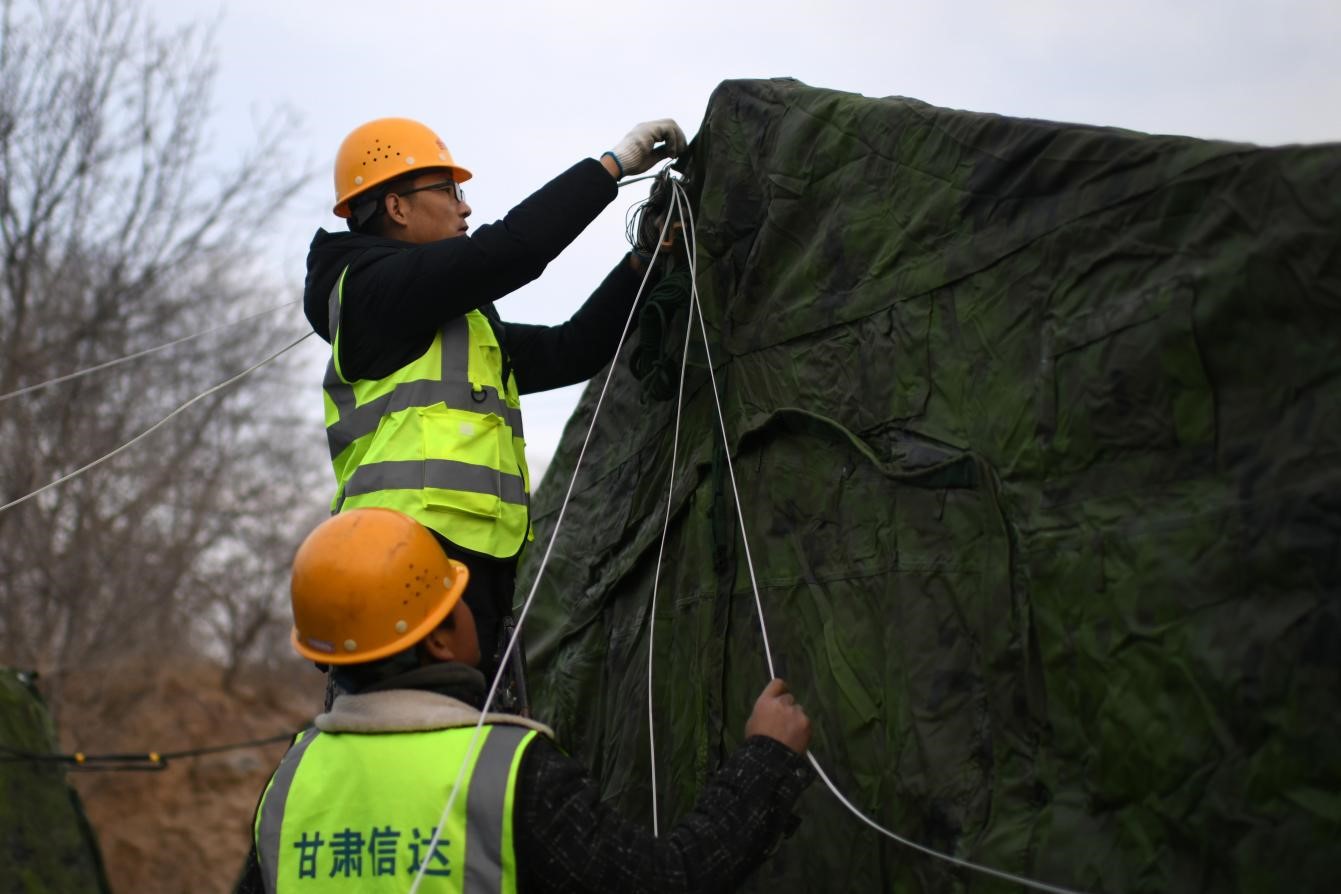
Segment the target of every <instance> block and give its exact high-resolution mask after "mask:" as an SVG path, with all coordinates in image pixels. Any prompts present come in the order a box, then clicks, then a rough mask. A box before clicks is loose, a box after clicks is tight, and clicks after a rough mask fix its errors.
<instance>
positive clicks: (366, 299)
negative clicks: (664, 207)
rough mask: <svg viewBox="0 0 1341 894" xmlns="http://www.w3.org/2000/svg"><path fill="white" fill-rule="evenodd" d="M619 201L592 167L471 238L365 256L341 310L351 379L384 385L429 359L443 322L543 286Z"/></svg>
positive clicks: (575, 170)
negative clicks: (544, 277)
mask: <svg viewBox="0 0 1341 894" xmlns="http://www.w3.org/2000/svg"><path fill="white" fill-rule="evenodd" d="M618 191H619V190H618V187H617V186H616V185H615V181H614V178H612V177H611V176H610V174H609V173H608V172H607V171H606V170H605V168H604V167H602V166H601V164H600V162H598V161H596V160H595V159H590V158H588V159H584V160H583V161H580V162H578V163H577V164H575V165H573V166H572V167H571V168H569V169H568V170H567V171H565V172H564V173H562V174H560V175H559V176H558V177H555V178H554V179H553V180H551V181H550V182H549V183H547V184H545V185H544V186H542V187H541V188H540V189H538V190H536V191H535V192H534V193H532V194H531V195H530V196H529V197H527V198H526V199H525V200H524V201H522V203H521V204H519V205H518V206H517V207H516V208H513V209H512V210H511V211H509V212H508V214H507V216H506V217H504V218H503V219H502V220H500V221H498V222H497V223H493V224H485V225H484V226H481V227H480V228H479V229H478V230H476V231H475V233H474V234H473V235H467V236H459V237H457V238H454V239H443V240H440V241H437V242H429V243H426V244H423V245H411V244H408V243H390V242H389V243H388V245H390V246H393V247H385V246H381V247H378V248H375V249H372V250H369V251H367V252H364V253H363V254H362V255H361V256H359V257H358V258H356V259H355V260H354V262H353V263H352V264H351V265H350V271H349V275H348V278H347V279H346V280H345V286H344V299H343V302H342V304H341V311H340V313H341V323H340V362H341V368H342V369H343V370H344V373H345V377H346V378H348V379H357V378H380V377H382V376H385V375H387V374H388V373H390V372H391V371H393V370H395V369H397V368H398V367H400V366H402V365H403V364H404V363H405V362H406V361H408V360H409V359H411V358H413V357H416V356H418V355H419V354H421V353H423V351H424V349H425V348H427V346H428V344H429V342H431V341H432V340H433V336H434V334H435V333H436V332H437V330H438V328H439V327H440V326H441V325H442V324H443V323H444V322H445V321H447V320H449V319H451V318H452V317H457V316H460V315H461V314H464V313H466V312H467V311H470V310H474V309H476V308H478V307H480V306H481V305H484V304H487V303H489V302H491V301H495V300H497V299H499V298H502V297H503V296H504V295H507V294H508V293H510V292H513V291H515V290H517V289H519V288H521V287H522V286H524V285H526V284H527V283H528V282H530V281H531V280H533V279H535V278H536V277H538V276H539V275H540V274H541V273H542V272H543V271H544V269H545V267H546V265H548V264H549V262H550V261H552V260H554V258H556V257H558V255H559V253H560V252H561V251H563V250H564V249H565V248H567V247H568V245H569V244H570V243H571V242H572V241H573V240H574V239H576V238H577V236H578V234H579V233H581V232H582V231H583V230H584V229H586V227H587V225H588V224H590V223H591V222H592V221H593V220H594V219H595V218H596V216H597V215H598V214H600V213H601V211H602V210H603V209H604V208H605V206H606V205H608V204H610V202H611V201H613V200H614V198H615V196H616V195H617V194H618Z"/></svg>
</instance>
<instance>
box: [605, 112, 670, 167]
mask: <svg viewBox="0 0 1341 894" xmlns="http://www.w3.org/2000/svg"><path fill="white" fill-rule="evenodd" d="M688 142H689V141H688V140H686V139H685V137H684V131H682V130H680V125H678V124H676V123H675V122H674V121H672V120H671V119H669V118H662V119H660V120H659V121H644V122H643V123H642V124H639V125H638V126H637V127H635V128H634V129H633V130H631V131H629V132H628V133H627V134H626V135H625V136H624V139H622V140H620V141H619V143H618V144H616V146H615V148H614V149H611V150H610V154H611V155H613V156H614V157H615V160H616V161H618V162H619V170H620V173H621V175H622V176H624V177H631V176H633V175H634V174H641V173H643V172H644V171H646V170H647V169H648V168H650V167H652V165H654V164H656V163H657V162H659V161H661V159H663V158H675V157H677V156H678V155H679V154H680V153H681V152H683V151H684V148H685V146H686V145H687V144H688ZM656 143H664V144H665V145H663V146H661V147H660V148H659V149H653V148H652V146H653V145H654V144H656Z"/></svg>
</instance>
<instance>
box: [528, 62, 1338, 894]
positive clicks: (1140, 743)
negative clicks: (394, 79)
mask: <svg viewBox="0 0 1341 894" xmlns="http://www.w3.org/2000/svg"><path fill="white" fill-rule="evenodd" d="M677 167H678V168H679V170H680V171H681V173H683V174H684V176H685V186H686V188H687V190H688V192H689V196H690V199H691V202H692V204H693V208H694V213H695V218H696V229H695V235H696V237H697V245H698V266H697V284H698V290H699V296H700V300H701V303H702V308H703V314H704V323H705V326H706V329H707V332H708V339H709V341H710V348H711V356H712V361H713V363H714V364H715V366H714V369H713V373H714V375H715V377H716V382H717V388H718V392H719V395H720V398H721V401H722V406H723V412H724V415H725V421H726V427H727V430H728V440H727V442H726V443H725V444H723V442H722V437H721V434H720V432H719V424H718V419H717V410H716V406H715V403H714V400H713V395H712V393H711V392H710V390H709V389H710V388H711V387H712V386H711V382H710V379H709V375H708V369H707V368H706V364H707V355H706V354H705V351H704V346H703V344H702V343H701V342H702V339H701V336H700V335H699V329H698V326H697V324H695V326H694V328H693V330H692V333H693V334H692V337H691V340H690V344H689V346H688V349H687V350H688V355H687V357H684V360H685V362H686V382H685V390H684V395H683V399H684V405H683V410H682V417H681V420H680V426H681V435H680V444H679V449H678V457H677V460H676V469H675V486H674V490H673V492H672V493H671V494H670V503H671V505H670V510H669V511H670V528H669V533H668V537H667V541H666V549H665V556H666V558H665V560H664V562H663V563H662V564H661V567H660V568H659V569H658V567H657V553H658V546H659V543H660V539H661V535H662V526H663V524H664V520H665V517H666V512H667V507H666V500H667V482H668V479H669V475H670V462H671V452H672V445H671V438H672V433H673V431H674V427H675V412H676V402H675V399H674V394H673V393H672V395H671V397H670V398H669V399H667V400H661V399H656V398H655V397H653V398H651V399H649V397H648V396H647V395H646V394H645V393H644V392H645V390H646V389H647V387H648V386H647V383H646V382H645V381H640V380H639V379H638V378H636V377H635V376H634V375H633V372H632V371H631V370H630V368H629V363H630V359H629V358H630V355H631V354H632V353H633V347H634V346H633V345H626V346H625V349H624V351H623V353H622V354H621V356H620V358H619V359H617V361H616V369H615V371H614V378H613V380H612V382H611V386H610V389H609V392H608V393H607V395H606V398H605V406H604V407H603V409H602V413H601V417H600V418H599V419H598V420H597V423H596V430H595V432H594V435H593V438H592V441H591V443H590V446H589V448H588V452H587V456H586V458H585V460H584V463H583V467H582V469H581V472H580V474H579V476H578V479H577V482H576V485H575V488H574V491H573V496H572V501H571V503H570V505H569V506H568V509H567V512H566V515H565V518H564V523H563V528H562V530H561V531H560V532H559V535H558V539H557V541H556V543H555V546H554V550H553V554H552V558H551V560H550V563H549V565H548V567H547V568H546V571H545V575H544V577H543V579H542V580H541V581H540V584H539V587H538V590H537V595H536V600H535V603H534V604H533V607H532V611H531V615H530V623H528V625H527V631H526V632H527V640H528V651H529V653H530V658H531V662H532V665H533V670H532V676H533V678H534V679H533V680H532V689H533V693H532V694H533V697H534V700H535V702H536V704H537V705H538V706H539V708H540V711H541V714H542V717H541V719H543V720H544V721H545V722H546V723H548V724H550V725H551V726H553V727H554V728H555V729H556V730H557V731H558V733H559V735H560V737H561V738H563V739H564V741H565V743H567V744H569V746H570V747H571V749H572V751H573V753H574V754H575V755H578V756H580V757H581V758H582V759H584V760H585V761H587V762H588V764H589V765H590V766H591V767H592V769H593V772H594V774H595V775H596V778H597V779H598V780H599V781H600V783H601V785H602V788H603V791H604V792H605V795H606V797H607V798H608V799H609V800H610V801H611V802H612V803H614V804H616V805H618V806H619V807H620V808H621V809H622V810H624V811H625V812H626V813H627V814H629V815H631V816H639V815H642V816H646V817H647V820H648V823H649V825H650V823H651V803H652V802H651V792H650V791H649V785H650V779H651V773H650V768H649V766H648V761H649V756H648V730H647V716H646V715H647V712H646V708H645V706H646V704H647V695H648V691H647V689H648V685H649V679H648V673H647V667H648V656H647V647H648V641H649V625H650V624H653V623H654V624H655V625H656V628H655V638H654V641H653V648H654V654H653V656H652V663H653V668H654V674H653V676H652V679H651V686H652V702H653V705H654V713H655V717H654V723H655V725H656V729H655V737H656V743H657V754H656V759H657V764H658V765H657V768H656V770H657V773H656V776H657V780H658V783H659V785H660V786H661V788H660V790H659V791H658V793H657V796H658V806H659V810H660V819H661V822H662V823H663V824H669V823H673V822H674V819H675V818H676V817H677V816H679V815H681V814H683V813H684V812H685V811H686V810H688V809H689V807H690V806H691V805H692V803H693V797H694V794H695V792H696V791H697V790H698V788H699V786H700V784H701V782H702V781H703V779H704V778H705V777H706V775H707V774H708V773H710V772H711V771H712V770H713V768H714V767H715V766H716V765H717V764H718V763H719V762H720V761H721V760H722V758H723V757H724V755H725V754H727V753H728V752H729V750H730V749H731V748H732V747H733V746H734V745H736V744H737V743H738V742H739V740H740V738H741V735H742V730H743V725H744V721H745V719H746V717H747V716H748V714H749V711H750V708H751V707H752V705H753V702H754V699H755V697H756V696H757V695H758V692H759V690H760V689H761V688H762V687H763V685H764V683H765V682H766V676H767V671H766V668H765V663H764V646H763V638H762V636H761V632H760V628H759V622H758V618H757V615H756V608H755V603H754V596H753V593H752V589H751V583H750V572H749V569H748V568H747V567H746V564H745V556H744V548H743V543H742V540H741V534H740V530H739V527H738V524H737V521H736V507H735V504H734V500H733V497H732V486H731V483H730V481H729V480H728V477H727V463H726V458H727V455H728V453H727V452H728V451H729V456H730V459H731V463H732V465H733V467H734V471H735V477H736V484H737V486H738V488H739V491H740V499H741V507H740V510H741V513H742V515H743V517H744V523H745V527H746V530H747V532H748V537H749V544H750V552H751V555H752V557H753V564H754V571H755V575H756V577H757V581H758V586H759V592H760V598H761V601H762V605H763V611H764V613H765V617H766V621H767V625H768V639H769V643H770V646H771V649H772V652H773V654H774V657H775V659H776V662H777V664H778V666H779V668H780V669H781V672H782V673H784V674H785V676H786V677H787V679H788V681H789V683H790V684H791V686H792V688H793V690H794V691H795V692H796V693H797V698H798V700H799V701H800V702H801V703H802V704H803V705H804V706H805V707H806V709H807V712H808V713H809V714H810V715H811V717H812V720H813V722H814V731H815V732H814V740H813V743H812V748H813V750H814V752H815V754H816V755H817V757H818V758H819V760H820V761H821V762H822V763H823V765H824V767H825V769H826V772H828V774H829V775H830V776H831V777H832V778H833V780H834V782H835V783H836V784H837V785H838V787H839V788H840V789H841V790H842V791H843V792H844V793H845V795H846V796H847V797H849V798H850V799H851V800H852V801H853V803H854V804H856V805H857V806H858V807H859V808H860V809H861V810H862V812H863V813H865V814H866V815H867V816H869V817H870V818H871V819H872V820H873V821H875V822H877V823H879V824H880V825H882V826H884V827H886V828H888V829H891V830H894V831H895V832H897V833H899V834H900V835H904V836H906V837H908V838H910V839H912V840H914V841H916V842H918V843H920V844H923V845H925V846H927V847H930V848H934V849H936V850H939V851H941V852H943V853H946V854H950V855H953V856H955V857H959V858H962V859H966V860H971V861H973V862H975V863H979V864H983V865H986V866H990V867H993V868H995V869H1000V870H1003V871H1006V872H1010V873H1014V874H1017V875H1022V876H1026V877H1029V878H1032V879H1037V880H1039V881H1042V882H1046V883H1049V884H1053V885H1060V886H1065V887H1067V888H1074V889H1077V890H1083V891H1092V892H1156V891H1171V890H1176V891H1188V892H1207V894H1211V892H1244V894H1247V892H1257V891H1277V890H1279V891H1325V890H1333V889H1335V888H1336V887H1337V884H1338V883H1339V882H1341V849H1338V848H1336V847H1335V841H1336V840H1337V836H1338V834H1341V798H1339V797H1338V796H1337V795H1336V794H1335V793H1336V792H1338V791H1341V749H1337V748H1336V747H1335V729H1334V726H1335V717H1336V716H1337V709H1338V707H1339V706H1341V705H1339V702H1341V695H1339V693H1341V598H1338V596H1339V595H1341V550H1338V549H1337V544H1338V543H1341V350H1338V348H1339V347H1341V344H1339V341H1338V333H1341V251H1339V250H1338V248H1337V246H1338V245H1339V244H1341V240H1339V238H1338V237H1339V236H1341V145H1336V144H1327V145H1315V146H1284V147H1258V146H1251V145H1246V144H1240V143H1227V142H1218V141H1211V140H1199V139H1192V138H1188V137H1180V136H1166V135H1149V134H1141V133H1135V132H1132V131H1126V130H1119V129H1114V128H1105V127H1094V126H1088V125H1075V124H1065V123H1056V122H1048V121H1036V120H1026V119H1018V118H1008V117H1003V116H997V115H988V114H979V113H973V112H964V111H955V110H949V109H941V108H936V107H933V106H930V105H928V104H926V103H922V102H919V101H917V100H913V99H907V98H903V97H887V98H882V99H872V98H867V97H862V96H857V95H853V94H847V93H840V92H836V91H831V90H823V89H816V88H812V87H809V86H807V85H804V84H801V83H799V82H797V81H793V80H786V79H777V80H745V81H727V82H724V83H723V84H722V85H720V86H719V87H718V88H717V90H716V91H715V92H714V94H713V96H712V98H711V100H710V101H709V104H708V109H707V112H706V116H705V118H704V121H703V124H702V127H701V128H700V130H699V134H698V136H697V138H696V139H695V141H694V143H693V144H692V146H691V147H690V150H689V152H688V153H687V154H686V155H685V156H684V157H682V158H681V159H680V160H679V162H678V163H677ZM658 312H659V313H660V314H661V316H660V317H658V320H657V324H658V326H660V328H661V329H662V330H664V335H663V336H662V337H661V339H660V348H659V350H658V351H655V352H654V353H652V354H649V355H647V356H649V357H650V356H655V357H656V358H657V362H658V363H659V364H662V365H663V366H664V367H665V368H666V369H671V368H673V369H674V374H673V375H672V376H671V381H672V382H677V381H678V370H679V363H680V360H681V357H682V352H683V351H684V350H685V347H684V344H683V332H684V328H685V324H686V318H685V313H686V312H687V305H684V304H667V305H665V306H663V307H661V308H660V310H659V311H658ZM638 337H639V336H638V334H637V333H635V335H634V338H635V339H636V338H638ZM642 344H644V345H647V342H643V343H642ZM646 350H649V351H652V348H651V347H647V348H646ZM664 378H665V376H663V384H664ZM598 390H599V383H598V384H597V385H596V386H593V388H592V389H589V390H588V392H587V394H586V395H585V396H584V397H583V399H582V401H581V403H580V404H579V406H578V408H577V410H576V411H575V413H574V417H573V419H572V420H571V421H570V423H569V427H568V429H567V430H566V432H565V435H564V438H563V441H562V443H561V445H560V448H559V451H558V453H557V454H556V456H555V458H554V460H553V462H552V464H551V466H550V468H549V471H548V473H547V476H546V479H545V481H544V482H542V483H541V485H540V486H539V488H538V489H537V491H536V493H535V495H534V518H535V524H536V534H537V545H541V544H546V543H547V542H548V539H549V536H550V533H551V532H552V531H553V527H554V523H555V519H556V515H557V512H558V508H559V505H560V502H561V500H562V496H563V491H564V488H565V486H566V484H567V482H568V480H569V478H570V477H571V475H572V472H573V467H574V463H575V461H576V458H577V450H578V448H579V446H580V445H581V442H582V435H583V433H584V432H585V430H586V427H587V425H588V423H589V422H590V420H591V414H592V412H593V410H594V405H595V400H596V394H597V392H598ZM542 553H543V549H532V550H529V551H528V552H527V553H526V555H525V556H524V557H523V564H522V568H521V582H520V586H519V589H518V591H519V592H521V593H526V592H529V590H530V585H531V583H532V581H533V579H534V576H535V573H536V569H537V566H538V564H539V559H540V557H541V555H542ZM657 574H659V575H660V577H659V584H658V601H657V605H656V609H655V616H654V617H653V616H651V614H652V613H651V592H652V581H653V577H654V575H657ZM798 812H799V813H800V815H801V817H802V822H801V824H800V826H799V828H798V829H797V831H796V833H795V834H794V836H793V837H792V838H791V839H790V840H789V841H787V842H784V844H783V845H782V846H781V847H780V848H779V850H778V851H777V853H776V854H774V855H773V857H771V858H770V859H769V861H768V862H767V863H765V864H764V865H763V866H762V867H761V869H760V870H759V871H758V872H757V873H756V874H755V875H754V876H753V877H752V878H751V880H750V882H749V889H750V890H759V891H766V890H767V891H772V890H788V891H790V890H832V889H833V886H834V880H835V879H841V880H842V882H843V885H844V886H845V887H846V888H848V889H851V890H881V891H898V892H945V891H974V892H977V891H982V892H989V891H990V892H995V891H1013V890H1019V888H1018V886H1016V885H1013V884H1011V883H1009V882H1006V881H1003V880H1000V879H993V878H989V877H986V876H981V875H977V874H973V873H970V872H966V871H965V870H963V869H960V868H955V867H953V866H950V865H948V864H945V863H943V862H940V861H936V860H933V859H931V858H929V857H927V856H925V855H922V854H918V853H916V852H914V851H911V850H908V849H905V848H903V847H901V846H899V845H897V844H896V843H894V842H892V841H890V840H887V839H885V838H883V837H882V836H880V835H878V834H877V833H876V832H875V831H874V830H872V829H870V828H869V827H868V826H866V825H865V824H863V823H861V822H860V821H859V820H857V819H856V818H855V817H853V816H851V814H849V813H848V812H847V811H846V810H845V809H844V808H843V806H842V805H841V804H839V803H838V801H837V800H836V799H835V798H833V797H832V796H831V795H830V794H829V793H828V792H827V791H826V790H824V788H823V787H822V786H813V787H812V788H811V789H810V790H809V791H808V792H807V793H806V795H805V796H804V797H803V799H802V801H801V804H800V807H799V811H798Z"/></svg>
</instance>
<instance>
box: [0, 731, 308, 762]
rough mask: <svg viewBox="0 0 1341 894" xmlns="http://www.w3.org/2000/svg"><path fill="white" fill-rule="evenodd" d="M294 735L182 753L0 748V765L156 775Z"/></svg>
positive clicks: (285, 740) (282, 735)
mask: <svg viewBox="0 0 1341 894" xmlns="http://www.w3.org/2000/svg"><path fill="white" fill-rule="evenodd" d="M294 735H295V734H294V733H278V734H276V735H273V736H269V737H267V738H264V739H251V740H249V741H246V742H230V743H229V744H227V745H207V746H204V747H202V748H189V749H186V750H184V751H135V752H123V753H113V754H85V753H84V752H82V751H76V752H73V753H71V754H54V753H48V754H41V753H38V752H35V751H25V750H23V749H21V748H11V747H9V746H8V745H0V763H19V762H22V761H28V762H32V763H53V764H68V765H70V766H71V769H75V770H84V771H94V770H139V771H158V770H165V769H167V766H168V763H169V761H174V760H179V759H181V758H187V757H201V756H203V755H206V754H219V753H220V752H224V751H241V750H242V749H245V748H258V747H260V746H262V745H273V744H275V743H277V742H288V741H290V740H292V739H293V737H294Z"/></svg>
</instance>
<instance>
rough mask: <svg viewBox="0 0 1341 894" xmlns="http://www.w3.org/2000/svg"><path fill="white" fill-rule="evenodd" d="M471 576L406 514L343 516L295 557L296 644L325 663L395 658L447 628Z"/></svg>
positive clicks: (372, 511) (373, 511)
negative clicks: (445, 621)
mask: <svg viewBox="0 0 1341 894" xmlns="http://www.w3.org/2000/svg"><path fill="white" fill-rule="evenodd" d="M469 577H470V572H469V571H467V570H466V566H465V565H463V564H461V563H460V562H457V561H455V560H453V559H449V558H447V555H446V554H445V553H443V551H442V547H441V546H439V545H438V541H437V540H436V539H434V537H433V535H432V534H430V533H429V532H428V529H427V528H425V527H424V526H423V525H421V524H419V522H417V521H415V520H414V519H412V518H410V517H409V516H407V515H404V514H402V513H400V512H396V511H395V510H394V509H382V508H365V509H351V510H349V511H348V512H342V513H340V514H339V515H335V516H332V517H331V518H328V519H327V520H326V521H324V522H322V523H321V524H320V525H317V527H316V529H314V530H313V531H312V533H311V534H308V535H307V539H306V540H304V541H303V544H302V546H300V547H298V554H297V555H296V556H294V559H293V579H292V581H291V584H290V595H291V597H292V600H293V636H292V639H293V647H294V649H296V650H297V651H298V654H299V655H302V656H303V657H304V658H309V659H311V660H312V661H316V662H320V663H323V664H362V663H364V662H368V661H376V660H377V659H379V658H386V657H387V656H389V655H394V654H396V653H397V652H401V651H404V650H405V649H408V648H410V647H411V646H413V645H414V644H415V643H417V642H419V641H420V640H421V639H423V638H424V637H426V636H428V635H429V634H430V633H431V632H433V630H434V629H435V628H436V627H437V626H438V625H439V624H441V623H442V621H443V619H444V618H446V617H447V615H448V614H450V613H451V611H452V609H453V608H455V607H456V603H457V602H458V601H459V600H460V599H461V594H462V593H463V592H464V591H465V589H466V582H467V580H469Z"/></svg>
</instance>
